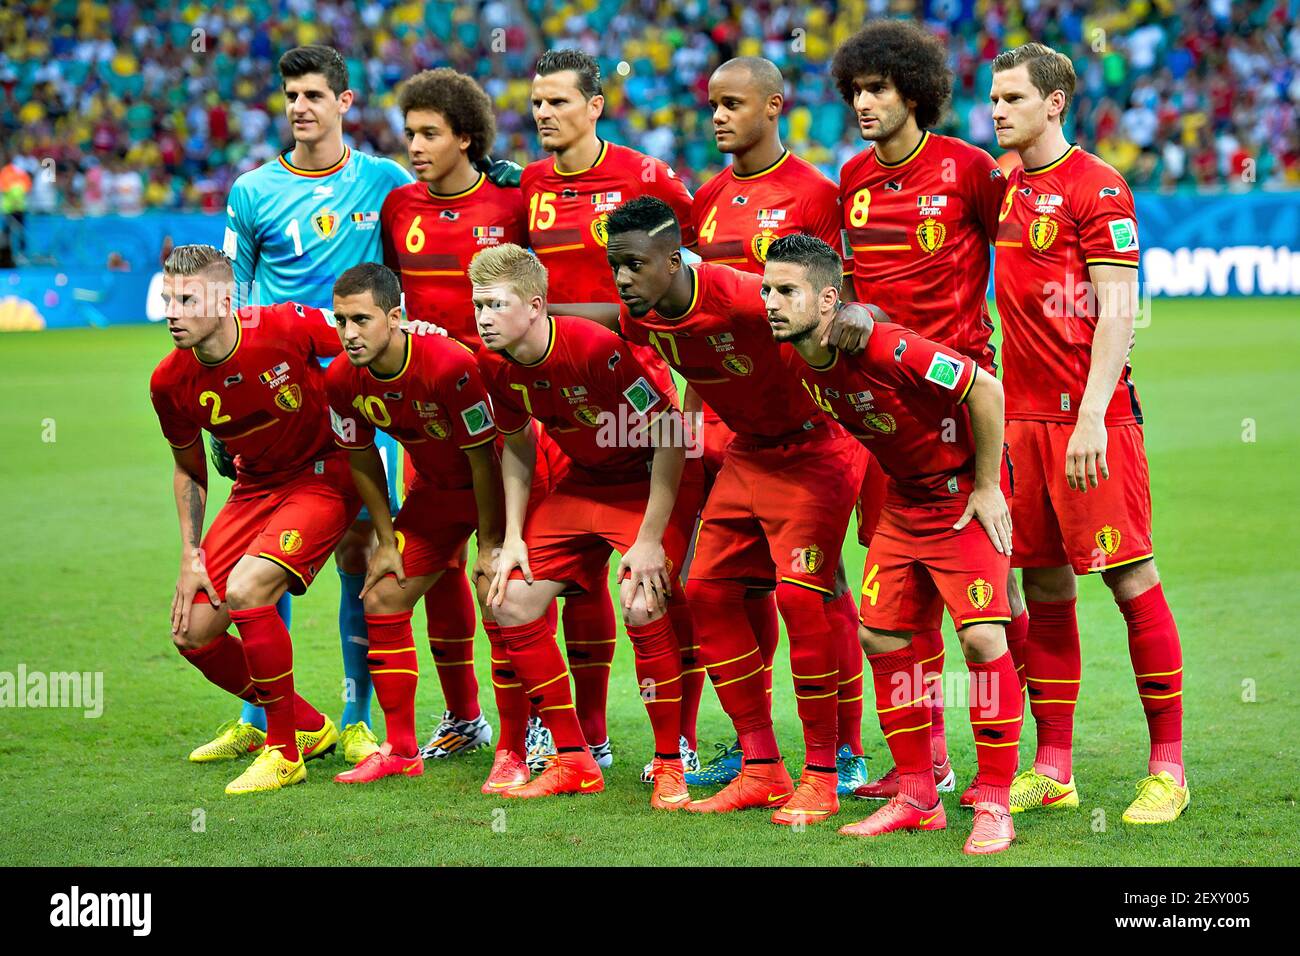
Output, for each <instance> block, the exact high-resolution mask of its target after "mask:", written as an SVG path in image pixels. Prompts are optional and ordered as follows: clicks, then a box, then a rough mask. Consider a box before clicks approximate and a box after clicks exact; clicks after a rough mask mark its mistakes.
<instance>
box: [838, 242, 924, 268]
mask: <svg viewBox="0 0 1300 956" xmlns="http://www.w3.org/2000/svg"><path fill="white" fill-rule="evenodd" d="M849 248H850V249H852V250H853V251H854V252H906V251H907V250H908V249H911V248H912V247H911V246H910V245H908V244H907V243H903V244H902V245H901V246H852V245H851V246H849ZM845 274H846V275H847V273H845Z"/></svg>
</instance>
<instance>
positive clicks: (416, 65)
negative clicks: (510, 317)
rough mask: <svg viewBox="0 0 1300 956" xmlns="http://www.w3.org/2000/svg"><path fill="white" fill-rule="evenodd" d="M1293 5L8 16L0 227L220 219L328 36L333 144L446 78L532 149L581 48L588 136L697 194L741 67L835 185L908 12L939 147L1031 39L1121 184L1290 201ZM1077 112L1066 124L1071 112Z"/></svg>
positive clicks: (253, 8)
mask: <svg viewBox="0 0 1300 956" xmlns="http://www.w3.org/2000/svg"><path fill="white" fill-rule="evenodd" d="M1293 7H1294V4H1290V3H1288V2H1285V0H1248V2H1243V3H1229V2H1227V0H1208V2H1204V0H1200V2H1191V3H1174V2H1171V0H1137V2H1133V3H1130V4H1125V5H1118V8H1117V5H1114V4H1103V3H1094V2H1083V0H1023V2H1011V0H927V2H922V3H911V2H888V0H848V2H842V3H828V2H820V3H816V4H809V3H807V2H769V0H756V2H750V3H736V2H724V0H684V2H681V0H633V2H628V3H620V2H610V0H478V2H477V3H473V4H468V3H461V4H457V3H453V2H446V0H432V2H427V3H421V2H402V0H360V2H337V3H331V2H323V3H314V2H309V0H234V2H221V3H209V4H203V5H197V4H195V5H184V6H182V7H179V8H174V9H173V8H171V7H169V6H167V5H163V4H156V3H141V4H136V3H129V2H114V3H102V2H94V0H53V2H28V3H12V4H6V5H5V6H4V8H3V10H0V39H2V40H3V43H2V49H3V53H0V130H2V131H3V140H4V142H5V143H6V144H7V148H6V149H5V150H4V151H3V152H0V171H4V170H8V173H7V174H5V175H3V176H2V177H0V182H3V183H4V184H5V192H4V193H3V195H0V203H3V207H2V208H0V211H2V212H5V213H11V214H12V213H15V212H17V213H22V212H24V211H33V212H46V211H80V212H83V213H86V214H90V215H95V214H102V213H105V212H121V213H132V212H137V211H140V210H142V209H145V208H173V209H174V208H187V209H206V210H211V211H219V210H221V208H222V204H223V203H224V201H225V197H226V195H227V193H228V192H229V189H230V185H231V183H232V182H233V181H234V179H235V177H236V176H237V175H239V174H240V173H242V172H244V171H246V170H248V169H251V168H253V167H254V166H256V165H258V164H260V163H262V162H264V161H266V159H268V158H269V157H271V156H273V155H274V154H275V152H276V151H277V150H278V149H279V148H280V147H281V145H282V144H287V143H288V142H289V141H290V140H289V136H288V131H287V127H286V124H285V121H284V117H283V115H282V110H281V107H282V95H281V92H280V89H279V85H278V79H277V75H276V71H275V61H276V55H277V51H281V50H283V49H285V48H287V47H289V46H292V45H295V44H305V43H318V42H319V43H329V44H333V45H335V46H337V47H338V48H339V49H341V50H343V51H345V53H347V55H348V63H349V71H350V74H351V76H352V78H353V86H354V88H355V89H356V91H357V96H358V102H357V105H356V106H354V107H353V109H352V111H351V112H350V113H349V114H348V117H347V125H346V129H345V133H346V136H347V138H348V140H349V141H350V142H351V143H352V144H353V145H355V146H357V147H359V148H361V149H363V150H366V151H368V152H372V153H376V154H380V155H389V156H393V157H395V158H398V159H399V160H400V159H401V158H402V156H403V148H402V141H401V117H400V115H399V114H398V112H397V109H396V87H397V85H398V84H399V82H400V81H401V80H402V79H403V78H404V77H407V76H410V75H411V74H413V73H414V72H416V71H418V70H421V69H424V68H427V67H432V66H439V65H450V66H453V67H455V68H457V69H460V70H463V71H465V72H467V73H470V74H472V75H474V76H476V77H478V78H479V79H480V81H481V82H482V83H483V85H484V87H485V88H486V89H487V90H488V92H489V93H490V94H491V96H492V97H493V99H494V101H495V104H496V107H497V110H498V120H497V128H498V136H497V142H496V144H495V147H494V153H495V155H497V156H500V157H509V158H512V159H514V160H516V161H518V162H520V163H524V162H527V161H528V159H530V158H534V157H535V156H536V155H538V153H539V150H538V148H537V146H536V138H535V130H534V128H533V124H532V120H531V117H530V114H529V102H528V92H529V81H530V80H531V73H532V64H533V63H534V61H535V59H536V56H537V55H538V53H540V51H541V50H542V49H544V48H545V47H547V46H575V47H578V48H581V49H583V50H585V51H587V52H589V53H591V54H593V55H595V56H596V57H597V58H598V59H599V60H600V62H601V64H602V68H603V70H604V73H605V76H606V93H607V101H606V107H605V118H604V120H603V122H602V127H601V129H602V133H603V134H605V135H607V136H608V137H609V138H611V139H613V140H615V141H617V142H621V143H625V144H627V145H629V146H632V147H634V148H636V149H639V150H641V151H643V152H646V153H649V154H651V155H654V156H657V157H659V158H661V159H664V160H666V161H668V162H670V163H672V164H673V165H674V166H675V167H676V168H677V170H678V171H679V173H680V174H681V176H682V178H683V180H684V181H685V182H686V183H687V184H688V185H689V186H690V187H692V188H694V187H696V186H698V185H699V184H700V183H701V182H702V181H703V180H704V179H706V178H707V177H708V176H709V175H710V174H712V173H713V172H715V171H716V170H717V169H719V168H720V167H721V166H722V165H723V161H722V157H721V155H720V154H719V153H718V152H717V150H716V148H715V146H714V144H713V139H712V136H711V135H709V122H710V120H709V113H708V110H707V104H706V102H705V100H706V93H705V88H706V84H707V80H708V77H709V74H710V72H711V71H712V70H713V69H714V67H716V66H717V65H718V64H719V63H721V62H723V61H724V60H727V59H728V58H730V57H732V56H736V55H746V54H754V55H762V56H766V57H768V58H770V59H772V60H773V61H774V62H776V63H777V64H778V65H779V66H780V67H781V68H782V70H783V71H784V73H785V76H786V77H787V82H788V84H789V90H788V92H789V106H788V107H787V114H786V124H787V130H786V139H787V142H789V143H790V145H791V146H792V147H793V148H794V149H795V150H796V151H797V152H798V153H799V154H800V155H802V156H804V157H806V158H808V159H809V160H810V161H813V162H814V163H816V164H817V165H818V166H819V167H821V168H822V169H823V171H824V172H826V173H827V174H828V175H831V176H835V175H836V174H837V173H838V171H839V168H840V166H841V165H842V164H843V163H844V162H845V161H846V160H847V159H849V158H850V157H851V156H852V155H853V154H854V153H856V152H857V151H859V150H860V149H861V142H860V139H859V136H858V133H857V129H856V127H855V126H854V125H853V124H852V123H851V122H850V120H851V115H850V112H849V111H848V110H847V109H846V108H845V106H844V104H843V103H842V102H841V100H840V99H839V96H838V94H837V93H836V91H835V88H834V84H833V83H832V82H831V80H830V78H829V76H828V68H829V56H830V52H831V51H832V50H833V49H834V48H835V47H836V45H838V44H839V43H841V42H842V41H843V40H844V39H845V38H846V37H847V36H848V35H849V34H850V33H851V32H852V31H853V30H855V29H856V28H857V26H858V25H859V24H860V23H861V22H862V21H863V20H864V18H866V17H868V16H872V15H881V14H886V13H887V14H890V15H911V16H914V17H917V18H920V19H922V20H923V21H924V22H925V23H926V25H927V26H928V27H929V28H930V29H932V30H934V31H936V32H938V33H940V34H941V35H942V36H944V37H945V38H946V39H947V41H948V47H949V50H950V57H951V60H950V62H951V66H952V68H953V72H954V74H955V77H956V82H955V87H954V98H953V101H952V103H951V105H950V107H949V109H948V112H947V114H946V116H945V117H944V119H943V121H942V122H941V124H940V126H939V128H938V130H937V131H939V132H945V133H952V134H956V135H959V136H961V137H963V138H965V139H967V140H968V141H970V142H972V143H975V144H977V145H980V146H983V147H985V148H987V149H989V150H990V151H995V148H994V147H995V144H994V137H993V126H992V121H991V119H990V113H989V109H988V106H987V93H988V88H989V80H990V76H991V73H990V61H991V60H992V58H993V56H994V54H995V53H996V52H997V51H998V50H999V49H1005V48H1009V47H1013V46H1016V45H1017V44H1020V43H1023V42H1025V41H1026V40H1028V39H1030V38H1031V36H1032V37H1033V38H1035V39H1038V40H1041V41H1043V42H1046V43H1048V44H1050V45H1052V46H1054V47H1056V48H1058V49H1061V50H1064V51H1068V52H1069V54H1070V55H1071V57H1072V59H1073V60H1074V62H1075V65H1076V69H1077V72H1078V74H1079V78H1080V88H1079V92H1078V97H1077V100H1076V102H1077V109H1075V110H1072V111H1071V114H1070V120H1071V123H1072V124H1073V125H1074V128H1073V130H1072V131H1071V130H1068V129H1067V133H1070V132H1072V136H1073V138H1074V139H1075V140H1077V141H1078V142H1079V143H1080V144H1081V145H1082V146H1084V148H1086V149H1088V150H1092V151H1095V152H1096V153H1097V154H1099V155H1100V156H1101V157H1102V158H1104V159H1105V160H1106V161H1107V162H1109V163H1111V164H1112V165H1114V166H1115V167H1116V168H1117V169H1119V170H1120V171H1121V172H1122V173H1124V175H1125V176H1126V177H1127V178H1128V180H1129V182H1130V183H1131V184H1132V185H1133V186H1135V187H1147V188H1161V189H1174V188H1178V187H1216V186H1224V185H1227V186H1231V187H1234V188H1254V187H1259V186H1263V185H1269V186H1296V185H1300V133H1298V132H1297V123H1296V118H1297V104H1300V18H1296V17H1294V16H1293V15H1292V13H1291V12H1290V11H1291V10H1292V8H1293ZM1076 118H1077V119H1076Z"/></svg>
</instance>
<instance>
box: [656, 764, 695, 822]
mask: <svg viewBox="0 0 1300 956" xmlns="http://www.w3.org/2000/svg"><path fill="white" fill-rule="evenodd" d="M650 773H651V775H652V776H653V777H654V787H655V788H654V792H653V793H651V794H650V808H651V809H652V810H685V809H686V808H687V807H688V806H690V803H691V795H690V793H688V792H687V790H686V777H685V776H684V774H685V773H686V771H685V770H683V769H682V762H681V761H680V760H663V759H661V758H659V757H655V758H654V760H652V761H650Z"/></svg>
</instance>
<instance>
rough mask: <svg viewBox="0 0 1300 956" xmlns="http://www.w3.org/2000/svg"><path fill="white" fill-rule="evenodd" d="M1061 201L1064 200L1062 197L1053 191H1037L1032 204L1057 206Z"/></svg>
mask: <svg viewBox="0 0 1300 956" xmlns="http://www.w3.org/2000/svg"><path fill="white" fill-rule="evenodd" d="M1063 202H1065V200H1064V199H1063V198H1062V197H1060V196H1058V195H1056V194H1055V193H1039V194H1038V197H1037V198H1036V199H1035V200H1034V205H1035V206H1059V205H1061V203H1063Z"/></svg>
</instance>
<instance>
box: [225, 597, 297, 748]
mask: <svg viewBox="0 0 1300 956" xmlns="http://www.w3.org/2000/svg"><path fill="white" fill-rule="evenodd" d="M230 619H231V620H232V621H233V622H234V624H235V627H236V628H238V629H239V636H240V637H241V638H242V639H243V642H244V659H245V660H246V661H247V662H248V673H249V677H250V679H251V680H252V682H253V689H254V690H256V691H257V702H258V703H259V704H261V705H262V708H263V709H264V710H265V711H266V746H267V747H279V748H281V750H280V752H281V754H282V755H283V756H284V758H285V759H286V760H290V761H296V760H297V759H298V741H297V739H296V737H295V736H294V732H295V731H296V729H297V723H298V721H299V716H300V715H299V714H298V710H299V709H300V708H298V706H297V695H296V694H294V691H293V643H292V642H291V641H290V640H289V631H288V629H286V628H285V626H284V622H283V621H282V620H280V615H279V614H277V613H276V610H275V605H274V604H267V605H265V606H264V607H250V608H243V609H240V610H236V609H235V608H231V609H230ZM303 703H304V704H306V701H303ZM313 710H315V708H312V707H311V705H309V704H307V705H306V711H305V712H304V713H302V714H301V717H302V718H303V719H306V720H310V716H311V714H310V711H313ZM318 716H319V715H318ZM308 726H311V724H310V723H309V724H308ZM317 726H319V725H317Z"/></svg>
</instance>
